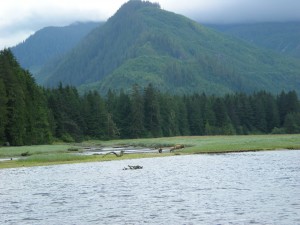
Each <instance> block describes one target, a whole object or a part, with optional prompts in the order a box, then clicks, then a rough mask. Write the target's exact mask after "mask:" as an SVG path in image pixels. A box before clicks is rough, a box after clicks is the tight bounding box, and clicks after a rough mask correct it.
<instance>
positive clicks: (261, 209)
mask: <svg viewBox="0 0 300 225" xmlns="http://www.w3.org/2000/svg"><path fill="white" fill-rule="evenodd" d="M128 165H140V166H143V169H139V170H123V168H124V167H127V166H128ZM0 224H39V225H40V224H47V225H48V224H53V225H54V224H55V225H57V224H170V225H171V224H278V225H282V224H293V225H294V224H300V151H273V152H248V153H230V154H215V155H191V156H172V157H165V158H152V159H137V160H124V161H112V162H101V163H86V164H72V165H58V166H46V167H33V168H18V169H3V170H0Z"/></svg>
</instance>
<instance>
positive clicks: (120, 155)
mask: <svg viewBox="0 0 300 225" xmlns="http://www.w3.org/2000/svg"><path fill="white" fill-rule="evenodd" d="M109 154H114V155H115V156H117V157H122V156H123V155H124V151H123V150H121V151H120V154H118V153H116V152H108V153H106V154H105V155H104V156H103V157H105V156H107V155H109Z"/></svg>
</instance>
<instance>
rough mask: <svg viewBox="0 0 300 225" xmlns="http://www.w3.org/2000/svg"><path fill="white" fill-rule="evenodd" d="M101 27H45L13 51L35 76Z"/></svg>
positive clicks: (78, 24)
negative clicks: (50, 62)
mask: <svg viewBox="0 0 300 225" xmlns="http://www.w3.org/2000/svg"><path fill="white" fill-rule="evenodd" d="M100 25H101V23H100V22H76V23H72V24H71V25H68V26H64V27H53V26H51V27H45V28H43V29H41V30H38V31H37V32H36V33H34V34H33V35H31V36H30V37H29V38H27V39H26V40H25V41H24V42H22V43H20V44H18V45H16V46H15V47H13V48H11V50H12V52H13V53H14V55H15V57H16V59H17V60H18V62H19V63H20V65H21V66H22V67H23V68H25V69H28V70H29V71H30V72H31V73H32V74H33V75H35V74H36V73H38V71H39V70H40V68H41V67H42V66H44V65H45V64H47V63H48V61H51V60H53V59H55V58H57V57H59V56H62V55H63V54H65V53H66V52H68V51H69V50H70V49H72V48H73V47H74V46H76V45H77V44H78V42H79V41H80V40H81V39H82V38H83V37H84V36H85V35H87V34H88V33H89V32H90V31H91V30H92V29H94V28H96V27H97V26H100Z"/></svg>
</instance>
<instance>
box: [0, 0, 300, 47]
mask: <svg viewBox="0 0 300 225" xmlns="http://www.w3.org/2000/svg"><path fill="white" fill-rule="evenodd" d="M0 2H1V7H0V49H3V48H4V47H11V46H14V45H16V44H18V43H19V42H21V41H23V40H25V39H26V38H27V37H28V36H29V35H30V34H32V33H34V32H35V31H37V30H39V29H41V28H43V27H45V26H65V25H68V24H70V23H73V22H75V21H103V20H106V19H107V18H109V17H110V16H112V15H113V14H114V13H115V12H116V10H117V9H118V8H119V7H120V6H121V5H122V4H123V3H125V2H127V0H72V1H69V0H0ZM154 2H159V3H160V5H161V7H162V8H163V9H165V10H169V11H173V12H176V13H180V14H183V15H185V16H187V17H190V18H192V19H194V20H197V21H199V22H202V23H241V22H261V21H291V20H300V1H299V0H185V1H178V0H154Z"/></svg>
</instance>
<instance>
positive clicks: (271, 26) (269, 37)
mask: <svg viewBox="0 0 300 225" xmlns="http://www.w3.org/2000/svg"><path fill="white" fill-rule="evenodd" d="M207 26H209V27H212V28H214V29H216V30H218V31H221V32H224V33H226V34H230V35H232V36H234V37H238V38H240V39H243V40H246V41H248V42H250V43H253V44H255V45H257V46H260V47H263V48H267V49H271V50H274V51H277V52H278V53H281V54H286V55H289V56H293V57H297V58H300V21H294V22H272V23H252V24H222V25H218V24H214V25H212V24H207Z"/></svg>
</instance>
